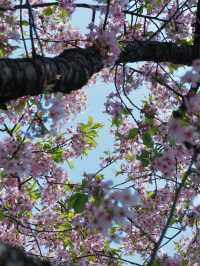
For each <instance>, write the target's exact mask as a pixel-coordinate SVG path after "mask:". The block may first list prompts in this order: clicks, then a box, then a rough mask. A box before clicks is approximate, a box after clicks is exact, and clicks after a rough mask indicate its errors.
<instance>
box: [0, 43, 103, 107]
mask: <svg viewBox="0 0 200 266" xmlns="http://www.w3.org/2000/svg"><path fill="white" fill-rule="evenodd" d="M102 67H103V63H102V59H101V57H100V56H99V55H98V53H97V51H96V50H95V49H94V48H92V47H90V48H86V49H81V48H75V49H68V50H65V51H64V52H63V53H61V54H60V55H59V56H56V57H54V58H47V57H41V56H37V57H34V58H25V59H0V102H1V103H6V102H8V101H9V100H12V99H17V98H19V97H22V96H29V95H32V96H34V95H39V94H42V93H51V92H63V93H70V92H71V91H72V90H78V89H80V88H82V87H83V86H84V85H85V84H86V83H87V82H88V80H89V79H90V77H91V76H92V75H93V74H94V73H96V72H98V71H100V69H101V68H102Z"/></svg>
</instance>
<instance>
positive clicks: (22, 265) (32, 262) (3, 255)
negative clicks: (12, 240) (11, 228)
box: [0, 243, 52, 266]
mask: <svg viewBox="0 0 200 266" xmlns="http://www.w3.org/2000/svg"><path fill="white" fill-rule="evenodd" d="M51 265H52V264H51V263H50V262H49V261H47V260H46V261H45V260H41V259H38V258H36V257H29V256H27V255H26V254H25V252H23V251H22V250H21V249H19V248H14V247H11V246H9V245H6V244H3V243H0V266H51Z"/></svg>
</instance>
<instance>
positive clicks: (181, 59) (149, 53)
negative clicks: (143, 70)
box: [118, 41, 197, 65]
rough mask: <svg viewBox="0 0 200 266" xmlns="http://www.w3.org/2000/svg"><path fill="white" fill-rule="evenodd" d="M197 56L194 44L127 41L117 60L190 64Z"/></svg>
mask: <svg viewBox="0 0 200 266" xmlns="http://www.w3.org/2000/svg"><path fill="white" fill-rule="evenodd" d="M196 58H197V51H196V49H195V47H194V46H192V45H191V46H189V45H178V44H175V43H172V42H171V43H170V42H157V41H151V42H145V41H134V42H129V43H128V44H127V45H126V47H125V48H124V50H123V51H122V53H121V55H120V58H119V60H118V61H119V62H123V63H128V62H141V61H152V62H157V63H161V62H168V63H173V64H178V65H179V64H180V65H191V64H192V61H194V59H196Z"/></svg>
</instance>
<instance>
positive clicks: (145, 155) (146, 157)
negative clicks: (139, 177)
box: [137, 150, 150, 167]
mask: <svg viewBox="0 0 200 266" xmlns="http://www.w3.org/2000/svg"><path fill="white" fill-rule="evenodd" d="M137 159H138V160H140V161H141V162H142V164H143V166H145V167H146V166H148V165H149V163H150V153H149V152H148V151H146V150H142V153H141V155H139V156H137Z"/></svg>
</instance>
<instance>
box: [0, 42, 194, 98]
mask: <svg viewBox="0 0 200 266" xmlns="http://www.w3.org/2000/svg"><path fill="white" fill-rule="evenodd" d="M197 57H198V56H197V53H196V49H195V47H194V46H187V45H177V44H174V43H166V42H155V41H151V42H143V41H134V42H130V43H129V44H128V45H127V46H126V47H125V48H124V49H123V50H122V52H121V54H120V57H119V59H118V60H117V62H116V63H127V62H139V61H154V62H170V63H173V64H184V65H190V64H191V63H192V61H193V60H194V59H195V58H197ZM102 68H103V61H102V58H101V56H100V55H99V54H98V51H97V50H96V49H95V48H94V47H90V48H85V49H82V48H74V49H68V50H65V51H64V52H63V53H61V54H60V55H59V56H56V57H54V58H48V57H41V56H37V57H35V58H24V59H8V58H2V59H0V69H1V71H0V103H6V102H8V101H10V100H12V99H18V98H19V97H22V96H29V95H39V94H42V93H50V92H63V93H70V92H71V91H73V90H78V89H80V88H82V87H83V86H84V85H85V84H86V83H87V82H88V81H89V79H90V78H91V76H92V75H93V74H94V73H97V72H99V71H100V70H101V69H102Z"/></svg>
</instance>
